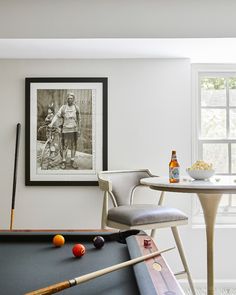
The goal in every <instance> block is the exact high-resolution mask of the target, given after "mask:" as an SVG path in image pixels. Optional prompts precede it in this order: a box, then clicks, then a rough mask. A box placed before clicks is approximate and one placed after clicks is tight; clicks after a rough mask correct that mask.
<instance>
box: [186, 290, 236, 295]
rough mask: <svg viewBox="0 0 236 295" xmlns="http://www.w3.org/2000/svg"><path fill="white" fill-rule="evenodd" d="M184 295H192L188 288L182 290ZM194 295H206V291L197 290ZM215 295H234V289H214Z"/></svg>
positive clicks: (235, 291)
mask: <svg viewBox="0 0 236 295" xmlns="http://www.w3.org/2000/svg"><path fill="white" fill-rule="evenodd" d="M183 290H184V292H185V294H186V295H192V293H191V291H190V289H189V288H183ZM196 295H207V292H206V289H202V288H197V289H196ZM215 295H236V289H227V288H225V289H216V291H215Z"/></svg>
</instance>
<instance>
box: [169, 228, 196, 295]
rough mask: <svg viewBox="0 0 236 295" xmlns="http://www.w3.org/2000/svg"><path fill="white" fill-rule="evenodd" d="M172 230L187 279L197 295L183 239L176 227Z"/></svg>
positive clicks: (194, 294) (193, 292)
mask: <svg viewBox="0 0 236 295" xmlns="http://www.w3.org/2000/svg"><path fill="white" fill-rule="evenodd" d="M171 230H172V233H173V236H174V239H175V243H176V246H177V248H178V251H179V255H180V258H181V261H182V263H183V267H184V270H185V272H186V274H187V279H188V282H189V286H190V289H191V291H192V294H193V295H196V292H195V289H194V286H193V281H192V277H191V275H190V271H189V267H188V264H187V260H186V258H185V255H184V250H183V245H182V242H181V239H180V236H179V232H178V229H177V227H175V226H174V227H171Z"/></svg>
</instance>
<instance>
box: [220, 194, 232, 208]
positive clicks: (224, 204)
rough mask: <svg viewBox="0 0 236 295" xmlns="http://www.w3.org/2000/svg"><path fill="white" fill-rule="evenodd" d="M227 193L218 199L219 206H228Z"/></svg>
mask: <svg viewBox="0 0 236 295" xmlns="http://www.w3.org/2000/svg"><path fill="white" fill-rule="evenodd" d="M229 205H230V204H229V194H227V195H225V194H224V195H223V196H222V197H221V200H220V207H227V206H229Z"/></svg>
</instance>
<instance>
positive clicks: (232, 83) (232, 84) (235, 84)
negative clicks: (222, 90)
mask: <svg viewBox="0 0 236 295" xmlns="http://www.w3.org/2000/svg"><path fill="white" fill-rule="evenodd" d="M229 89H236V78H229Z"/></svg>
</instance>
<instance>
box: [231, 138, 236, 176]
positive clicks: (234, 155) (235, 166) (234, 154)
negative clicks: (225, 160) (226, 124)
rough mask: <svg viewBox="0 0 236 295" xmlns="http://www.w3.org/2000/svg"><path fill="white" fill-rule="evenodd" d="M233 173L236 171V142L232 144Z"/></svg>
mask: <svg viewBox="0 0 236 295" xmlns="http://www.w3.org/2000/svg"><path fill="white" fill-rule="evenodd" d="M231 159H232V163H231V165H232V173H236V144H235V143H232V145H231Z"/></svg>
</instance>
